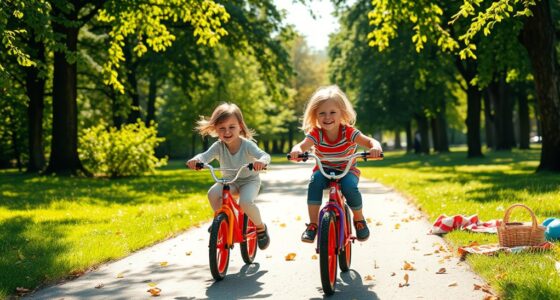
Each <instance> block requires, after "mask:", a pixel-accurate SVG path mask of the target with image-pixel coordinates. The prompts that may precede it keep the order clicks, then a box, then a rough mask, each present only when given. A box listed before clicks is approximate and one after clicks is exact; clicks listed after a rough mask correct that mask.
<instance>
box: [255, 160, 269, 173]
mask: <svg viewBox="0 0 560 300" xmlns="http://www.w3.org/2000/svg"><path fill="white" fill-rule="evenodd" d="M265 168H266V164H265V163H263V162H261V161H258V160H257V161H255V162H254V163H253V170H255V171H256V172H258V171H262V170H264V169H265Z"/></svg>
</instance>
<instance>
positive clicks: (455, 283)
mask: <svg viewBox="0 0 560 300" xmlns="http://www.w3.org/2000/svg"><path fill="white" fill-rule="evenodd" d="M447 286H458V284H457V282H452V283H450V284H448V285H447Z"/></svg>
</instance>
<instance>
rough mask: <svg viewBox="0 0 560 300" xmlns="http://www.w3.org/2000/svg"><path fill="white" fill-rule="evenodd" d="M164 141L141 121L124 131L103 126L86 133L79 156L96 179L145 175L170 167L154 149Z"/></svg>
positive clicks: (84, 132)
mask: <svg viewBox="0 0 560 300" xmlns="http://www.w3.org/2000/svg"><path fill="white" fill-rule="evenodd" d="M163 141H164V138H158V137H157V126H156V125H155V124H153V126H151V127H146V126H145V125H144V123H142V122H141V121H138V122H137V123H135V124H127V125H123V126H122V128H121V129H117V128H115V127H111V128H109V129H108V128H107V125H106V124H104V123H102V124H100V125H97V126H95V127H91V128H89V129H86V130H84V131H83V133H82V136H81V137H80V147H79V150H78V152H79V155H80V159H81V161H82V163H83V164H84V167H85V168H86V169H87V170H88V171H90V172H92V173H94V174H97V175H105V176H111V177H123V176H135V175H142V174H144V173H146V172H153V171H154V170H155V169H156V168H157V167H160V166H163V165H166V164H167V157H165V158H162V159H158V158H157V157H156V156H155V152H154V149H155V147H156V146H157V145H158V144H159V143H161V142H163Z"/></svg>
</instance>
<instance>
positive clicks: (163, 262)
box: [159, 261, 167, 267]
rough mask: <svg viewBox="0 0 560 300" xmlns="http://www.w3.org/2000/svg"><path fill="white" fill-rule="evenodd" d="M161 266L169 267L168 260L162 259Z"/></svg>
mask: <svg viewBox="0 0 560 300" xmlns="http://www.w3.org/2000/svg"><path fill="white" fill-rule="evenodd" d="M159 265H160V266H162V267H167V262H166V261H162V262H160V263H159Z"/></svg>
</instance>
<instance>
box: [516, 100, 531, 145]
mask: <svg viewBox="0 0 560 300" xmlns="http://www.w3.org/2000/svg"><path fill="white" fill-rule="evenodd" d="M517 99H518V102H517V103H518V113H519V149H529V139H530V138H531V137H530V136H529V135H530V129H531V127H530V124H529V104H528V103H527V95H526V94H525V93H523V92H520V93H518V95H517Z"/></svg>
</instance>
